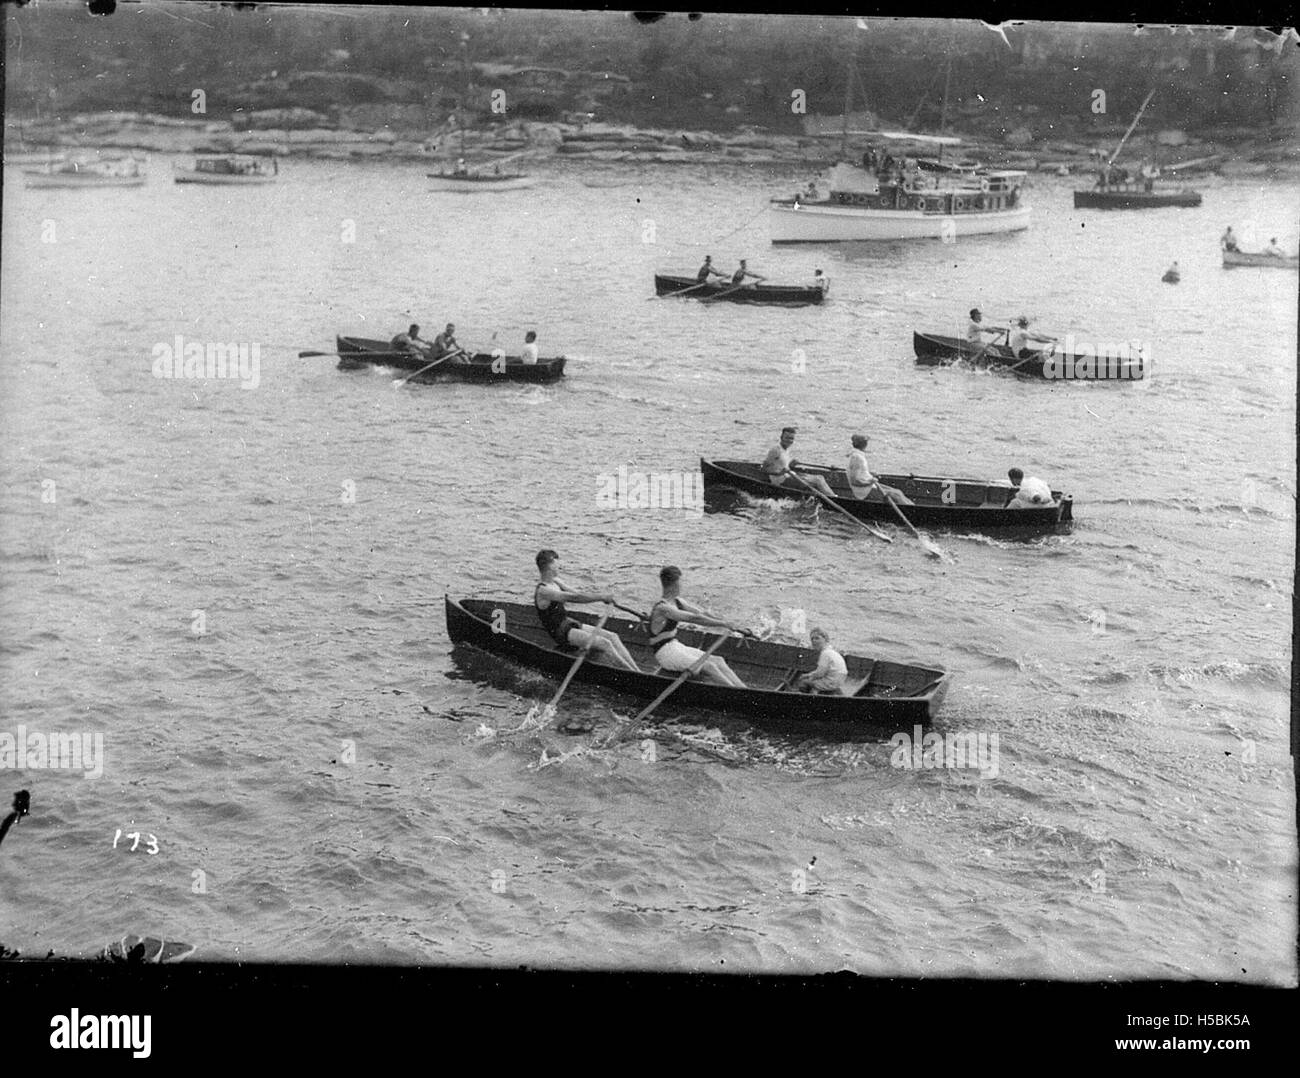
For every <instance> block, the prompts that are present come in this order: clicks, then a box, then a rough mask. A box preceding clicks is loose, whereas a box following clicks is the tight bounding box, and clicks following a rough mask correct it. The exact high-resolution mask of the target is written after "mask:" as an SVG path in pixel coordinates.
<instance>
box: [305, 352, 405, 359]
mask: <svg viewBox="0 0 1300 1078" xmlns="http://www.w3.org/2000/svg"><path fill="white" fill-rule="evenodd" d="M410 354H411V353H410V352H299V353H298V358H299V359H310V358H313V357H315V356H342V357H345V358H349V359H351V358H356V359H364V358H366V357H367V356H370V357H374V356H384V357H388V356H409V355H410Z"/></svg>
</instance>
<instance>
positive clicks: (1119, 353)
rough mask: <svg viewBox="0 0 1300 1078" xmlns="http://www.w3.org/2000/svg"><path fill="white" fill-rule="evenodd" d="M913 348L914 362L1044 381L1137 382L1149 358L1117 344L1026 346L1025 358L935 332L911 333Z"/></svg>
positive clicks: (999, 347) (998, 346)
mask: <svg viewBox="0 0 1300 1078" xmlns="http://www.w3.org/2000/svg"><path fill="white" fill-rule="evenodd" d="M912 350H913V351H914V352H915V353H916V362H917V363H920V364H922V365H924V366H931V367H933V366H939V365H944V364H949V363H956V362H957V361H958V360H965V361H967V362H973V363H976V364H978V365H980V366H988V367H1006V368H1008V370H1009V371H1010V372H1011V373H1014V374H1017V375H1021V376H1023V377H1026V378H1042V379H1044V380H1046V381H1071V380H1072V381H1080V382H1101V381H1140V380H1141V379H1142V378H1144V377H1145V376H1146V368H1147V362H1148V357H1147V355H1146V353H1145V352H1144V351H1143V350H1142V349H1141V348H1132V349H1130V348H1129V346H1127V345H1123V346H1116V348H1115V349H1113V350H1110V351H1106V352H1104V354H1103V355H1102V356H1100V357H1098V356H1097V355H1096V354H1095V353H1093V354H1092V355H1088V354H1086V353H1084V352H1078V353H1075V352H1070V351H1067V350H1066V349H1065V346H1061V347H1060V348H1058V347H1057V346H1056V345H1050V346H1048V347H1047V348H1027V349H1026V351H1027V352H1028V353H1029V355H1028V356H1027V357H1024V358H1021V357H1017V356H1015V355H1014V354H1012V351H1011V349H1010V348H1008V347H1006V346H1005V345H1001V344H990V345H983V344H973V343H972V342H970V341H966V340H962V339H961V338H960V337H945V336H942V335H941V334H938V333H917V332H913V333H912Z"/></svg>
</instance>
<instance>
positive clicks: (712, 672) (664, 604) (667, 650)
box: [650, 565, 745, 689]
mask: <svg viewBox="0 0 1300 1078" xmlns="http://www.w3.org/2000/svg"><path fill="white" fill-rule="evenodd" d="M659 583H660V585H661V586H662V587H663V597H662V598H661V599H660V600H659V601H658V602H657V603H655V605H654V606H653V607H651V609H650V646H651V647H652V648H654V652H655V659H656V660H657V661H658V663H659V665H660V666H661V667H663V668H664V669H665V670H667V671H670V672H671V673H674V674H680V673H682V672H683V671H686V670H689V669H690V668H691V667H692V666H694V665H695V664H696V663H697V662H699V661H700V660H701V659H704V655H705V653H704V652H703V651H701V650H700V649H699V648H693V647H689V646H688V645H686V644H683V643H682V642H681V641H680V640H678V639H677V623H678V622H679V621H680V622H686V623H689V624H693V625H715V626H717V627H718V628H720V629H731V630H732V631H733V632H740V631H741V630H739V629H737V628H736V627H735V626H734V625H732V624H731V623H730V622H728V621H724V620H723V619H722V618H719V617H714V615H712V614H710V613H708V612H707V611H705V610H701V609H700V608H699V607H698V606H692V605H691V604H690V603H688V602H686V601H685V600H683V599H682V598H681V591H682V571H681V570H680V569H678V568H677V566H675V565H665V566H664V567H663V568H662V569H660V570H659ZM699 673H700V675H701V676H703V677H704V678H705V680H707V681H712V682H714V683H715V684H717V685H727V686H730V687H731V688H733V689H743V688H744V687H745V683H744V682H743V681H741V680H740V678H738V677H737V676H736V675H735V673H734V672H733V671H732V669H731V667H730V666H728V665H727V663H726V660H725V659H719V658H718V657H717V656H716V655H710V656H709V657H708V658H707V659H705V661H704V663H703V665H702V666H701V667H700V669H699Z"/></svg>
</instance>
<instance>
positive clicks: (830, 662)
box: [793, 629, 849, 696]
mask: <svg viewBox="0 0 1300 1078" xmlns="http://www.w3.org/2000/svg"><path fill="white" fill-rule="evenodd" d="M808 638H809V640H811V641H812V646H813V650H814V651H815V652H816V653H817V666H816V668H815V669H814V670H812V671H811V672H810V673H807V674H800V675H799V676H798V677H797V678H795V681H794V686H793V687H794V688H796V689H798V690H799V691H800V692H813V693H820V694H821V695H823V696H843V695H844V679H845V678H847V677H848V676H849V668H848V666H847V665H846V664H845V662H844V656H843V655H841V654H840V653H839V652H838V651H836V650H835V649H834V648H833V647H831V638H830V635H829V634H828V633H827V632H826V630H825V629H813V631H812V632H810V633H809V634H808Z"/></svg>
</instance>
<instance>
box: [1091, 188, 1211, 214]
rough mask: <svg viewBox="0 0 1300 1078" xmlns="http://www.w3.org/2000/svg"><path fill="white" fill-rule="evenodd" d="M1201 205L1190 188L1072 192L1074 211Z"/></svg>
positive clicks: (1101, 189)
mask: <svg viewBox="0 0 1300 1078" xmlns="http://www.w3.org/2000/svg"><path fill="white" fill-rule="evenodd" d="M1200 204H1201V193H1200V192H1199V191H1193V190H1192V189H1191V188H1190V187H1184V188H1182V189H1181V190H1177V191H1172V190H1165V191H1142V190H1138V189H1137V188H1115V187H1104V188H1103V187H1094V188H1093V189H1092V190H1089V191H1075V192H1074V208H1075V209H1076V210H1153V209H1160V208H1162V207H1166V206H1181V207H1183V208H1188V209H1189V208H1191V207H1193V206H1199V205H1200Z"/></svg>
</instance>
